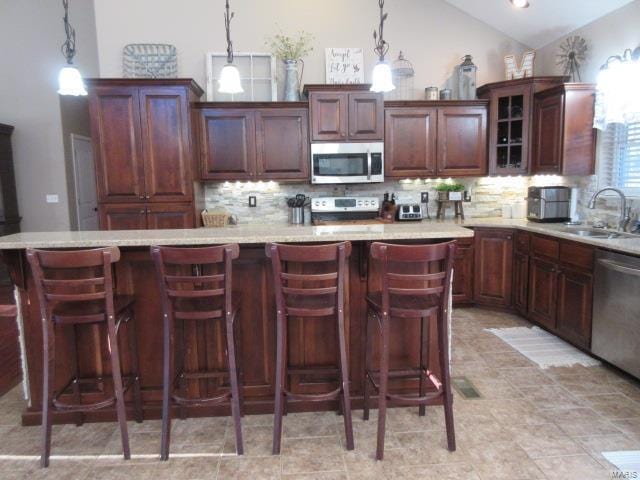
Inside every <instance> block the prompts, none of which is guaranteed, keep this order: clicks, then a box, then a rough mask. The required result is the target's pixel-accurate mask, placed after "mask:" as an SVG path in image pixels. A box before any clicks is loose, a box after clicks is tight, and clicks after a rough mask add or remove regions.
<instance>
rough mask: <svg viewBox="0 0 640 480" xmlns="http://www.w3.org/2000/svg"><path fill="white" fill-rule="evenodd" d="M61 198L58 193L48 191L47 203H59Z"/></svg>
mask: <svg viewBox="0 0 640 480" xmlns="http://www.w3.org/2000/svg"><path fill="white" fill-rule="evenodd" d="M59 201H60V199H59V198H58V194H56V193H48V194H47V203H58V202H59Z"/></svg>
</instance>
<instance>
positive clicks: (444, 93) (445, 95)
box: [440, 88, 451, 100]
mask: <svg viewBox="0 0 640 480" xmlns="http://www.w3.org/2000/svg"><path fill="white" fill-rule="evenodd" d="M440 100H451V89H450V88H443V89H442V90H440Z"/></svg>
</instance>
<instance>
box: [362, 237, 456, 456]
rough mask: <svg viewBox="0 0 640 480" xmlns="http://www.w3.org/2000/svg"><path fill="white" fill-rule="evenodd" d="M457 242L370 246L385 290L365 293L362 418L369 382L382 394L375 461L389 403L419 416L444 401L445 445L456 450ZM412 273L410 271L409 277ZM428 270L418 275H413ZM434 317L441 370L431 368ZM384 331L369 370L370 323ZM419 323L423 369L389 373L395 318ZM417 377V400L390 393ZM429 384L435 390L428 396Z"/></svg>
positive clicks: (381, 449)
mask: <svg viewBox="0 0 640 480" xmlns="http://www.w3.org/2000/svg"><path fill="white" fill-rule="evenodd" d="M454 252H455V242H447V243H439V244H434V245H391V244H385V243H379V242H375V243H372V244H371V257H372V258H373V259H375V260H378V261H379V263H380V265H381V269H382V272H381V273H382V290H380V291H374V292H370V293H369V294H368V295H367V309H368V312H367V320H366V326H365V374H364V412H363V418H364V420H368V419H369V398H370V384H371V385H373V387H374V388H375V389H376V390H377V391H378V438H377V448H376V459H378V460H382V458H383V456H384V435H385V420H386V413H387V406H388V405H398V406H407V405H417V406H419V409H418V412H419V415H420V416H424V414H425V405H427V404H428V403H431V402H433V401H434V400H436V399H440V398H441V399H442V400H443V403H444V416H445V424H446V430H447V446H448V448H449V450H450V451H455V449H456V443H455V432H454V426H453V398H452V396H451V384H450V377H449V325H448V314H449V298H450V294H451V276H452V272H453V256H454ZM408 271H410V272H411V273H408ZM425 271H426V272H429V273H420V274H416V273H413V272H425ZM433 316H435V320H436V330H437V337H438V338H437V342H438V353H439V357H438V359H439V363H440V370H441V371H440V372H434V371H433V370H432V369H431V367H430V365H429V343H430V340H431V339H430V332H431V329H430V322H431V320H432V317H433ZM370 318H374V319H375V320H377V324H378V327H379V329H380V338H379V340H380V364H379V370H378V371H374V370H371V369H370V368H369V362H370V358H371V351H370V346H369V320H370ZM394 318H395V319H420V365H419V366H418V368H416V369H394V370H392V369H390V367H389V338H390V330H391V328H392V323H393V319H394ZM390 378H391V379H406V378H418V379H419V392H418V394H417V396H410V395H398V394H391V393H389V390H388V381H389V379H390ZM427 382H429V384H430V386H431V387H433V388H435V392H431V393H426V392H425V390H426V387H427Z"/></svg>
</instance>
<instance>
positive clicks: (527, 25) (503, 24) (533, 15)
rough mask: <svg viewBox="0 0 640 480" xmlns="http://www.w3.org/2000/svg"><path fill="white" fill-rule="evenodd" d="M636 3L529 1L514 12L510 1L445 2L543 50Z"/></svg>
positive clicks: (616, 0) (611, 0)
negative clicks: (571, 33)
mask: <svg viewBox="0 0 640 480" xmlns="http://www.w3.org/2000/svg"><path fill="white" fill-rule="evenodd" d="M632 1H635V0H529V3H530V6H529V8H523V9H519V8H515V7H513V6H512V5H511V3H510V2H509V0H445V2H447V3H449V4H451V5H453V6H455V7H457V8H459V9H460V10H462V11H464V12H466V13H468V14H469V15H471V16H473V17H475V18H477V19H479V20H481V21H483V22H485V23H487V24H489V25H491V26H492V27H494V28H495V29H497V30H500V31H501V32H503V33H506V34H507V35H509V36H510V37H511V38H513V39H515V40H518V41H519V42H521V43H523V44H525V45H527V46H529V47H532V48H540V47H543V46H544V45H547V44H548V43H550V42H552V41H554V40H557V39H558V38H560V37H562V36H564V35H566V34H568V33H570V32H572V31H573V30H575V29H577V28H580V27H582V26H583V25H586V24H588V23H591V22H593V21H594V20H596V19H598V18H600V17H602V16H604V15H606V14H608V13H610V12H612V11H614V10H617V9H618V8H621V7H623V6H625V5H626V4H628V3H631V2H632Z"/></svg>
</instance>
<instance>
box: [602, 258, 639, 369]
mask: <svg viewBox="0 0 640 480" xmlns="http://www.w3.org/2000/svg"><path fill="white" fill-rule="evenodd" d="M593 292H594V295H593V331H592V336H591V351H592V352H593V353H594V354H596V355H598V356H599V357H601V358H602V359H604V360H606V361H608V362H609V363H611V364H613V365H615V366H616V367H618V368H620V369H621V370H624V371H625V372H627V373H630V374H631V375H633V376H634V377H637V378H640V258H636V257H632V256H629V255H623V254H620V253H613V252H607V251H604V250H598V251H597V252H596V268H595V274H594V288H593Z"/></svg>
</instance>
